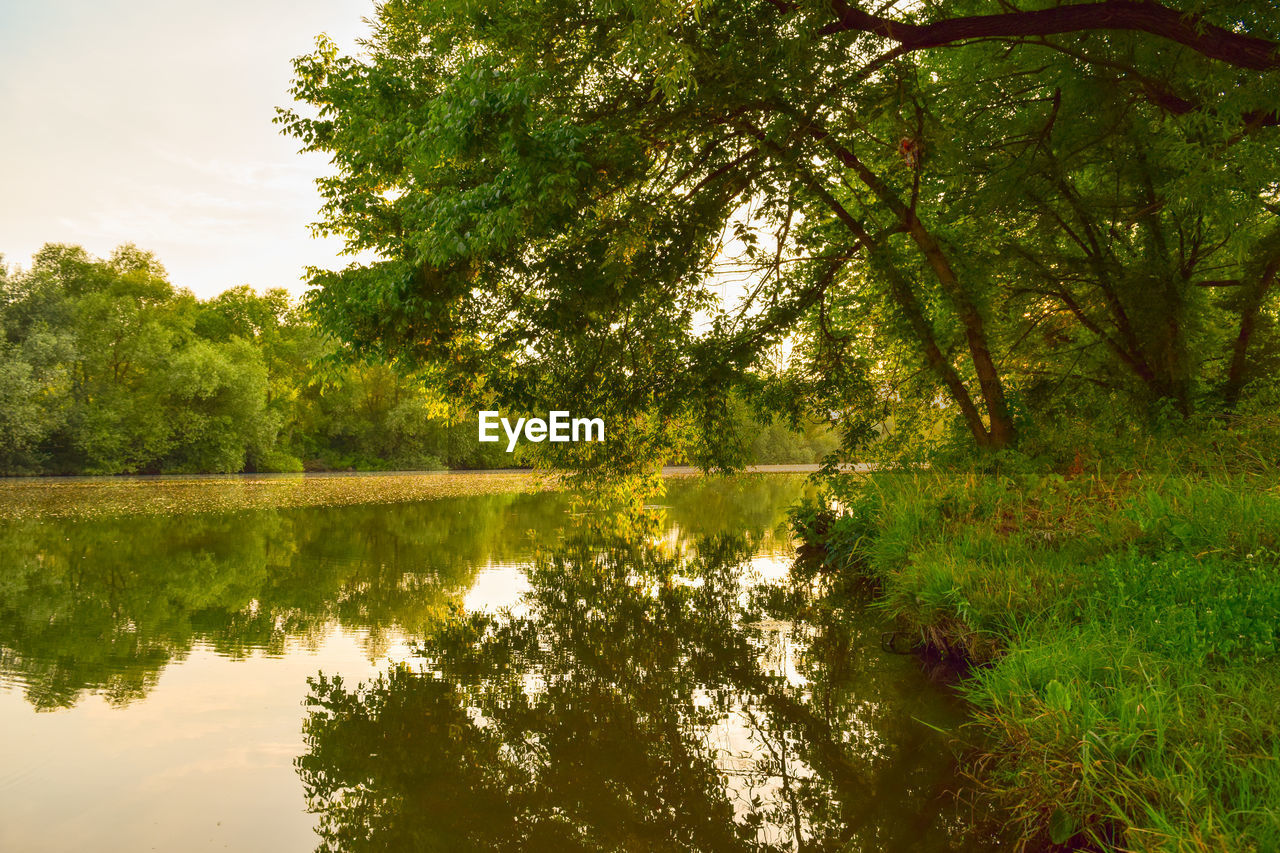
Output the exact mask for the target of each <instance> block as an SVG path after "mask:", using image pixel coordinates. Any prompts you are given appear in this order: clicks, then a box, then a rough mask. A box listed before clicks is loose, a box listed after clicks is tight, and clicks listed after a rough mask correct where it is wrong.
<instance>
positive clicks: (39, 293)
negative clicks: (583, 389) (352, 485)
mask: <svg viewBox="0 0 1280 853" xmlns="http://www.w3.org/2000/svg"><path fill="white" fill-rule="evenodd" d="M0 332H2V333H0V473H5V474H132V473H235V472H241V471H247V472H277V473H278V472H298V471H303V470H308V471H326V470H353V469H354V470H432V469H441V468H450V469H486V468H506V467H522V466H526V465H528V464H529V463H528V462H527V461H526V460H525V459H523V458H522V457H518V456H517V455H516V454H509V453H507V452H505V450H506V448H505V445H504V444H497V445H495V444H491V443H484V444H482V443H480V442H478V441H477V440H476V438H477V422H476V414H475V410H474V409H470V410H468V409H466V408H464V407H462V406H460V405H458V404H457V403H454V404H452V405H451V404H450V403H449V401H448V400H447V399H445V398H442V397H439V396H435V397H433V396H431V395H429V394H428V393H427V391H426V390H425V389H424V387H423V384H422V381H421V379H420V378H419V377H417V376H415V375H414V374H413V373H412V372H410V371H404V370H399V369H397V368H396V366H394V365H388V364H386V363H383V362H379V361H368V360H360V359H355V358H350V357H347V356H348V355H349V353H348V352H346V351H345V350H344V348H343V347H342V345H341V344H339V343H338V342H337V341H335V340H334V339H333V338H332V337H331V336H328V335H326V334H324V333H323V332H322V331H321V329H320V328H319V327H318V326H317V324H316V323H315V322H314V321H313V320H312V319H311V318H310V317H309V315H308V312H307V311H306V309H305V308H304V307H303V306H301V305H300V304H298V303H297V302H296V301H295V300H292V299H291V298H290V297H289V294H288V292H287V291H285V290H283V289H276V290H267V291H265V292H262V293H259V292H257V291H255V290H254V289H252V288H250V287H248V286H241V287H236V288H232V289H229V290H226V291H224V292H222V293H220V294H219V295H217V296H215V297H213V298H211V299H207V300H203V301H202V300H199V299H197V298H196V297H195V296H194V295H192V294H191V293H190V292H189V291H186V290H183V289H180V288H176V287H174V286H173V285H172V284H171V283H170V282H169V281H168V278H167V276H166V273H165V270H164V267H163V266H162V265H161V264H160V262H159V260H158V259H157V258H155V257H154V256H153V255H151V254H150V253H147V252H145V251H142V250H140V249H138V248H136V247H134V246H131V245H126V246H122V247H120V248H119V249H117V250H116V251H115V252H114V253H112V255H111V256H110V257H109V258H107V259H97V258H94V257H91V256H90V255H89V254H88V253H87V252H85V251H84V250H83V249H81V248H79V247H76V246H65V245H48V246H46V247H45V248H44V249H43V250H42V251H41V252H40V253H39V254H38V255H37V256H36V257H35V258H34V259H33V261H32V263H31V265H30V267H29V268H27V269H25V270H9V269H7V268H5V267H4V266H3V265H2V264H0ZM735 411H736V413H737V417H736V420H735V424H734V428H735V429H736V430H737V432H738V434H739V435H740V436H741V441H742V442H743V443H744V444H745V446H746V447H747V448H748V452H749V454H750V457H751V459H752V460H753V461H756V462H761V463H774V462H782V463H795V462H815V461H817V460H819V459H820V458H822V457H823V456H825V455H826V454H827V453H829V452H830V451H831V450H832V449H833V448H834V446H835V444H836V442H837V439H836V438H835V436H834V434H833V433H832V431H831V430H830V428H828V427H825V426H824V425H823V424H820V423H817V422H815V421H810V422H808V423H805V424H802V425H801V426H800V427H799V428H793V427H791V426H790V425H788V424H785V423H782V422H780V421H777V420H775V419H765V420H763V421H762V420H761V419H760V416H759V415H757V414H756V413H755V412H753V411H752V410H751V409H750V408H749V407H748V406H747V405H746V404H745V403H743V402H741V401H739V402H738V403H737V408H736V410H735ZM668 460H669V461H671V462H681V461H683V457H682V456H681V455H680V452H679V451H678V450H677V451H675V452H673V453H671V454H669V455H668Z"/></svg>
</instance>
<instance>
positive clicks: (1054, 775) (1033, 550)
mask: <svg viewBox="0 0 1280 853" xmlns="http://www.w3.org/2000/svg"><path fill="white" fill-rule="evenodd" d="M1170 458H1174V457H1172V456H1171V457H1170ZM1178 467H1181V466H1173V465H1162V466H1159V467H1155V468H1146V469H1144V470H1136V469H1131V470H1128V471H1119V472H1111V473H1105V474H1104V473H1100V472H1096V471H1095V472H1094V473H1092V474H1087V473H1079V474H1077V475H1075V476H1064V475H1060V474H1037V473H1033V472H1017V473H1008V472H1004V473H991V472H990V471H988V472H974V471H969V472H956V471H925V472H916V473H882V474H875V475H871V476H869V477H865V478H856V479H855V478H850V477H843V478H838V479H836V480H833V481H832V483H831V484H830V494H829V501H828V503H827V504H826V505H825V506H822V505H809V506H807V507H802V508H801V510H799V511H798V512H797V513H796V516H795V523H796V527H797V529H798V531H799V532H800V533H801V535H802V536H803V537H805V538H806V539H807V540H809V541H810V543H812V544H813V545H815V546H819V547H820V548H821V549H822V550H823V553H824V560H825V563H826V569H827V570H828V571H832V572H857V573H863V574H867V575H869V576H870V577H872V578H873V579H874V580H875V581H876V582H877V584H878V586H879V589H880V599H879V606H881V607H883V608H885V609H886V610H887V611H888V612H889V613H891V614H892V615H893V616H895V617H896V618H897V619H898V620H899V621H900V623H901V624H902V626H903V628H904V629H905V630H907V631H908V632H911V633H912V634H913V635H914V636H916V637H917V638H918V641H919V643H920V644H921V645H924V646H930V647H932V648H933V649H934V650H935V651H938V652H941V653H943V654H947V655H955V656H960V657H962V658H963V659H964V660H965V661H966V662H968V663H970V664H973V667H972V668H971V669H970V670H969V675H968V676H967V677H966V679H965V681H964V690H965V691H966V693H967V695H968V697H969V698H970V700H971V701H972V703H973V707H974V715H975V723H974V726H973V729H974V732H973V733H972V734H973V735H974V741H975V743H977V744H980V748H979V751H978V753H977V757H976V758H975V759H974V766H973V770H974V774H973V775H974V777H975V779H977V780H978V782H979V784H980V785H981V786H982V787H983V788H984V789H985V790H986V791H988V792H990V793H992V794H994V795H995V796H996V797H998V798H999V799H1000V800H1001V801H1002V802H1003V803H1004V804H1005V806H1006V807H1007V808H1008V814H1009V816H1010V821H1011V822H1012V823H1013V824H1014V826H1015V828H1016V830H1017V834H1018V836H1019V838H1020V839H1021V843H1022V844H1023V845H1025V846H1030V847H1032V848H1036V847H1046V846H1048V847H1052V846H1055V845H1062V846H1064V847H1072V848H1077V847H1092V848H1100V849H1120V850H1179V851H1181V850H1186V851H1202V850H1221V851H1259V852H1260V853H1261V851H1280V474H1276V473H1275V472H1274V470H1273V471H1271V472H1270V473H1268V472H1266V471H1260V470H1258V468H1257V467H1256V466H1252V465H1250V466H1246V467H1245V468H1243V469H1242V468H1235V469H1233V468H1231V467H1230V466H1226V465H1213V466H1211V467H1209V466H1206V465H1203V464H1202V465H1199V466H1187V467H1181V470H1178ZM832 507H835V509H834V510H833V509H832Z"/></svg>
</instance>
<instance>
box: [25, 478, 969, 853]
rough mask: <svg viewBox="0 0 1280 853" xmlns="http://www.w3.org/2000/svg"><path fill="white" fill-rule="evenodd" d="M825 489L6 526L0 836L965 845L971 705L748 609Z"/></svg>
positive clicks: (733, 485) (749, 485) (303, 842)
mask: <svg viewBox="0 0 1280 853" xmlns="http://www.w3.org/2000/svg"><path fill="white" fill-rule="evenodd" d="M802 489H803V481H802V478H799V477H778V476H771V477H747V478H740V479H734V480H721V481H709V480H690V481H679V482H674V483H672V484H671V485H670V491H669V494H668V496H667V497H666V498H665V499H664V501H663V503H664V504H665V511H664V512H665V515H664V518H665V527H664V528H663V529H662V530H661V531H658V532H657V533H656V534H655V535H653V536H650V537H648V538H646V539H645V540H644V541H643V542H639V543H620V542H611V543H609V544H608V545H601V544H600V543H599V542H591V541H588V540H586V539H585V538H583V536H582V535H581V531H582V530H583V529H584V528H586V527H590V526H591V525H588V524H585V523H584V522H585V521H587V519H583V518H582V517H580V516H575V515H573V514H572V512H571V510H572V507H571V506H570V502H569V501H568V499H567V498H566V497H564V496H562V495H556V494H534V495H529V494H508V495H477V496H473V497H467V498H451V499H441V500H435V501H431V502H426V503H420V504H398V505H383V506H373V507H359V506H357V507H338V508H329V509H290V510H280V511H272V512H247V513H239V514H234V515H185V516H174V517H171V518H157V517H146V516H139V517H132V518H120V519H113V520H77V521H66V520H63V521H42V522H12V521H10V522H0V700H4V701H0V732H3V735H0V747H3V749H4V756H5V758H4V761H0V769H2V770H3V772H0V795H2V796H0V848H3V849H9V848H12V849H50V850H57V849H81V848H84V847H91V848H93V849H99V850H122V851H123V850H135V849H149V848H152V847H156V848H159V849H185V850H198V849H208V850H213V849H224V848H228V847H229V848H231V849H238V850H271V851H279V850H309V849H314V848H315V847H316V844H317V840H316V839H317V835H316V833H318V834H319V846H320V849H321V850H325V851H337V850H343V851H348V850H350V851H360V850H466V849H484V850H575V849H582V850H588V849H589V850H623V849H625V850H651V849H683V850H700V851H713V850H731V851H738V850H743V851H747V850H750V851H771V850H783V849H788V850H791V849H794V850H825V849H831V850H836V849H838V850H853V851H857V850H868V851H869V850H922V849H923V850H930V849H933V850H939V849H946V848H948V847H949V846H950V845H951V844H953V843H955V842H954V839H955V838H956V837H957V835H956V832H957V820H956V815H957V808H956V806H955V804H954V802H953V801H952V800H951V799H950V798H949V797H948V796H947V795H946V794H945V793H944V791H945V789H946V788H948V787H950V786H953V785H954V772H953V768H952V763H951V759H950V756H949V754H948V751H947V749H946V737H945V735H943V734H941V733H939V732H938V731H935V730H934V729H932V728H930V726H936V727H938V728H939V729H943V730H945V729H948V728H951V727H953V726H954V725H955V724H956V723H957V722H958V714H957V711H956V709H955V707H954V706H953V705H952V704H951V703H950V702H949V701H948V700H947V699H946V697H945V696H944V695H943V694H942V693H940V692H939V690H938V689H937V688H936V687H935V686H934V685H931V684H929V683H927V682H926V680H925V679H924V678H923V677H922V675H921V673H920V672H919V671H918V669H917V668H916V667H915V665H914V664H913V662H912V661H910V660H909V659H907V658H902V657H895V656H891V655H885V654H883V653H882V652H880V651H879V644H878V637H879V632H880V631H881V630H882V628H883V626H881V625H879V624H878V623H877V622H876V621H875V620H874V618H872V617H865V618H866V619H867V621H866V623H865V624H861V623H858V622H856V621H854V622H850V621H849V620H848V619H842V620H840V621H839V622H838V623H837V624H836V625H831V626H823V627H821V628H815V627H812V626H807V625H805V624H803V623H799V622H795V623H793V622H791V621H787V620H786V619H785V618H778V614H769V613H763V612H759V611H758V610H755V609H753V610H752V612H751V613H750V615H749V616H744V611H743V604H744V602H746V601H747V599H748V596H747V595H746V594H745V593H744V588H745V586H746V585H747V580H746V579H747V578H748V577H749V576H750V574H751V571H750V569H751V567H752V566H754V567H755V568H756V569H765V570H772V571H774V572H777V571H778V570H780V569H782V568H784V567H785V565H786V564H787V562H788V559H789V558H788V556H787V552H788V551H789V547H790V546H789V542H788V538H787V535H786V525H785V519H786V516H785V513H786V508H787V506H788V505H790V504H791V503H793V502H794V501H795V500H796V499H797V498H798V497H799V495H800V493H801V491H802ZM770 554H773V555H775V557H776V558H775V559H770V558H769V557H768V555H770ZM504 605H513V606H512V607H511V608H509V609H504ZM410 644H413V646H414V648H415V649H416V652H415V653H411V652H410V649H409V648H408V647H409V645H410ZM179 664H181V665H179ZM317 670H320V671H323V672H325V673H328V674H327V675H324V676H320V677H315V674H316V672H317ZM308 676H311V680H310V682H308ZM4 688H8V689H4ZM90 697H97V698H90ZM104 700H105V701H104ZM304 700H305V702H306V703H309V704H306V705H305V706H303V705H302V704H301V703H302V702H304ZM33 709H35V710H39V711H47V712H57V713H32V710H33ZM926 724H927V725H926ZM307 810H310V813H308V811H307ZM961 849H977V848H976V846H975V845H974V843H973V841H972V839H966V840H965V841H964V842H963V843H962V844H961Z"/></svg>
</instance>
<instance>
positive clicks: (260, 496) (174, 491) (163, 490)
mask: <svg viewBox="0 0 1280 853" xmlns="http://www.w3.org/2000/svg"><path fill="white" fill-rule="evenodd" d="M817 470H818V466H817V465H755V466H751V467H749V468H747V469H745V471H744V473H749V474H751V473H758V474H809V473H813V472H814V471H817ZM662 473H663V476H664V477H667V478H677V477H697V476H701V472H699V470H698V469H696V468H689V467H685V466H669V467H667V468H664V469H663V471H662ZM560 487H561V481H560V479H559V478H558V477H557V476H556V475H555V474H550V473H546V472H536V471H531V470H527V469H524V470H522V469H513V468H512V469H502V470H485V471H402V472H360V473H354V472H351V473H323V474H200V475H165V474H161V475H155V476H137V475H130V476H115V477H26V478H11V479H0V518H10V519H33V518H102V517H110V516H120V515H161V514H169V515H172V514H186V513H199V512H234V511H238V510H246V509H277V508H282V507H307V506H353V505H358V504H395V503H410V502H413V501H424V500H432V499H435V498H446V497H462V496H464V495H488V494H500V493H504V492H540V491H547V490H554V489H559V488H560Z"/></svg>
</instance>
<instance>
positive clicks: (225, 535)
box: [0, 477, 801, 709]
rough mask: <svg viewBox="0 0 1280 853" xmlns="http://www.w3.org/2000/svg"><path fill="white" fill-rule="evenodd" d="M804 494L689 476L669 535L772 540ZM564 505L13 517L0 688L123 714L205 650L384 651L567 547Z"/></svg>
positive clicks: (50, 703) (449, 502) (470, 501)
mask: <svg viewBox="0 0 1280 853" xmlns="http://www.w3.org/2000/svg"><path fill="white" fill-rule="evenodd" d="M800 488H801V483H800V479H799V478H795V477H749V478H741V479H738V480H733V481H720V482H712V481H702V480H689V481H682V482H675V483H673V484H672V486H671V489H670V493H669V496H668V499H667V503H668V505H669V507H668V510H667V514H668V519H669V530H670V532H671V535H673V536H676V537H677V538H684V537H686V536H696V535H702V534H704V533H707V532H713V531H717V530H726V529H735V528H736V529H738V530H743V529H745V530H747V531H748V532H749V533H751V534H752V535H753V536H755V537H756V538H758V539H761V540H763V541H765V543H766V544H772V545H773V546H775V547H776V546H778V545H780V544H781V540H779V541H778V542H774V539H773V537H774V535H775V533H778V532H781V531H782V530H783V528H784V526H785V525H784V513H785V509H786V506H787V504H788V503H789V502H790V501H791V500H792V499H794V497H795V495H796V494H798V492H799V489H800ZM568 508H569V501H568V499H567V498H566V497H565V496H563V495H559V494H538V495H530V494H499V495H476V496H472V497H466V498H447V499H440V500H435V501H430V502H426V503H419V504H399V505H393V506H386V505H379V506H354V507H335V508H320V509H287V510H278V511H257V512H244V513H237V514H231V515H178V516H173V517H157V516H140V517H128V518H115V519H93V520H55V521H38V522H37V521H26V522H8V523H0V678H2V679H4V680H6V681H9V682H10V683H12V682H17V683H19V684H21V685H22V686H23V688H24V689H25V691H26V695H27V697H28V699H29V701H30V702H31V703H32V704H33V705H35V706H36V707H38V708H42V709H52V708H60V707H69V706H71V705H73V704H74V703H75V702H76V701H77V699H78V698H79V697H80V696H82V695H83V694H84V693H85V692H95V693H100V694H102V695H104V696H105V697H106V698H107V699H108V700H109V701H110V702H112V703H113V704H117V705H123V704H127V703H129V702H131V701H133V700H136V699H139V698H142V697H143V696H145V695H146V694H147V692H148V691H149V690H151V689H152V688H153V687H154V685H155V683H156V680H157V677H158V676H159V673H160V672H161V671H162V670H163V669H164V667H165V666H166V665H167V664H168V663H169V662H171V661H178V660H182V659H183V658H184V657H185V656H186V654H187V653H188V652H189V650H190V649H191V648H192V645H193V644H194V643H197V642H199V643H205V644H209V645H210V646H211V647H212V648H213V649H214V650H215V651H216V652H217V653H218V654H221V655H225V656H227V657H232V658H242V657H245V656H247V655H249V654H253V653H266V654H275V655H278V654H282V653H284V651H285V647H286V645H287V644H288V643H290V642H292V643H304V644H305V643H312V644H314V643H315V642H317V641H318V639H319V638H320V637H322V636H324V635H325V633H326V631H327V630H328V629H329V628H330V627H332V626H333V625H334V624H335V623H336V624H341V625H343V626H345V627H348V628H359V629H364V630H366V631H367V638H366V639H365V642H366V644H367V647H368V653H369V655H370V657H377V656H378V655H380V654H381V653H382V652H383V651H384V650H385V648H386V644H387V643H388V642H389V641H390V639H391V638H392V637H394V636H396V635H397V634H408V635H420V634H422V633H424V632H426V631H429V630H430V628H431V627H432V626H433V625H435V624H437V623H438V622H439V621H440V620H441V619H442V618H443V617H445V616H447V615H448V614H451V613H454V612H457V611H459V610H461V609H462V607H463V604H464V601H466V600H467V599H466V595H467V592H468V590H469V589H470V588H471V587H472V585H473V583H474V581H475V579H476V575H477V573H478V572H481V571H484V570H485V569H486V567H493V566H495V565H497V566H511V565H515V564H522V563H525V562H527V561H528V560H529V559H530V558H531V555H532V554H533V553H534V551H535V549H536V548H538V547H540V546H546V545H549V544H552V543H554V542H556V541H558V540H559V538H560V536H561V535H562V533H563V530H564V529H565V527H566V522H567V521H568V519H569V517H568V515H567V510H568ZM507 574H508V575H510V573H509V572H508V573H507ZM506 597H508V596H503V595H502V594H501V592H499V598H500V599H501V598H506ZM471 601H472V603H473V604H477V603H478V604H484V603H486V602H483V601H479V602H477V601H476V600H475V598H474V597H473V598H472V600H471Z"/></svg>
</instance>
